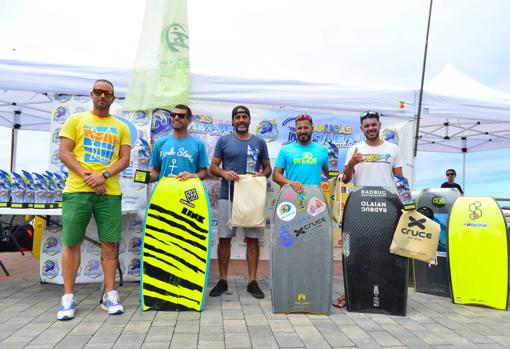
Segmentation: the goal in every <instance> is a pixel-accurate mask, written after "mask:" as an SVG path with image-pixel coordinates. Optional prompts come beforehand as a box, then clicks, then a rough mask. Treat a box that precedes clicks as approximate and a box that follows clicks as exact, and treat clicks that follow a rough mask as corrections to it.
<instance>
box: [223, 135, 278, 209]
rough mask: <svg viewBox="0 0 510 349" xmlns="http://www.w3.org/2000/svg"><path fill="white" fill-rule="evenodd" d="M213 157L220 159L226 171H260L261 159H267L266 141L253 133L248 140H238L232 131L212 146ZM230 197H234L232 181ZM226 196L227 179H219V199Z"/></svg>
mask: <svg viewBox="0 0 510 349" xmlns="http://www.w3.org/2000/svg"><path fill="white" fill-rule="evenodd" d="M213 156H214V157H215V158H219V159H221V163H222V167H223V169H224V170H226V171H234V172H235V173H237V174H247V173H254V172H260V171H261V169H262V161H263V160H269V153H268V152H267V145H266V142H265V141H264V140H263V139H262V138H260V137H257V136H255V135H252V136H251V138H250V139H248V140H240V139H239V138H237V137H236V136H235V135H234V134H233V133H231V134H229V135H226V136H223V137H221V138H220V139H219V140H218V143H216V147H215V148H214V155H213ZM230 184H231V187H230V199H231V200H232V199H233V197H234V183H233V182H232V183H230ZM227 198H228V181H226V180H225V179H223V178H222V179H221V189H220V199H227Z"/></svg>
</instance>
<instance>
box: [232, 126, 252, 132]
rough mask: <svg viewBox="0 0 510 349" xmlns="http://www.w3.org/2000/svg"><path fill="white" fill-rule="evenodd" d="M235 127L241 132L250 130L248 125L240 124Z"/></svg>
mask: <svg viewBox="0 0 510 349" xmlns="http://www.w3.org/2000/svg"><path fill="white" fill-rule="evenodd" d="M234 128H235V130H236V131H237V132H239V133H245V132H248V129H249V127H248V126H247V125H239V126H235V127H234Z"/></svg>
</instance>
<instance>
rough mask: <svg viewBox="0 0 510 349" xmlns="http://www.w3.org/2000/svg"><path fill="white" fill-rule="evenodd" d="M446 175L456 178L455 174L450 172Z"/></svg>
mask: <svg viewBox="0 0 510 349" xmlns="http://www.w3.org/2000/svg"><path fill="white" fill-rule="evenodd" d="M446 175H447V176H455V173H453V172H448V173H447V174H446Z"/></svg>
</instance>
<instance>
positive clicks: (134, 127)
mask: <svg viewBox="0 0 510 349" xmlns="http://www.w3.org/2000/svg"><path fill="white" fill-rule="evenodd" d="M52 97H53V100H54V106H55V108H54V112H53V117H52V120H51V144H50V165H49V170H50V171H54V172H59V173H67V168H66V167H65V166H64V165H63V164H62V162H61V161H60V160H59V157H58V149H59V143H60V141H59V138H58V135H59V133H60V130H61V129H62V125H63V124H64V122H65V120H66V119H67V117H68V116H69V115H71V114H74V113H80V112H85V111H89V110H91V107H92V103H91V99H90V97H89V96H78V95H67V94H57V95H54V96H52ZM122 103H123V100H121V99H116V100H115V102H114V103H113V104H112V106H111V108H110V111H111V113H112V115H114V116H116V117H118V118H119V119H121V120H122V121H124V122H125V123H126V124H127V125H128V127H129V131H130V134H131V161H130V165H129V167H128V168H126V169H125V170H124V171H122V173H121V176H120V182H121V187H122V211H123V213H124V215H123V221H122V241H121V243H120V246H119V252H120V254H119V261H120V265H121V269H122V270H123V276H124V279H125V280H126V281H137V280H139V275H140V258H139V255H140V247H141V237H142V235H141V232H142V222H143V216H144V214H145V207H146V205H147V186H146V185H145V184H142V183H135V182H134V181H133V178H134V174H135V170H136V169H142V170H148V168H149V160H150V153H151V151H150V146H149V143H150V138H149V137H150V120H149V115H148V114H147V113H143V112H136V113H124V112H123V111H122ZM128 213H129V214H128ZM59 218H60V217H55V216H54V217H52V218H51V219H52V220H53V221H54V222H56V223H58V224H53V225H50V226H49V227H47V228H46V230H45V231H44V233H43V237H42V242H41V258H40V265H41V269H40V273H41V280H42V281H43V282H48V283H58V284H62V283H63V278H62V267H61V263H62V244H61V242H60V235H61V230H62V228H61V226H60V220H59ZM86 236H87V237H88V238H90V239H92V240H95V241H97V240H98V236H97V228H96V224H95V222H94V221H93V220H92V221H91V222H90V223H89V225H88V228H87V234H86ZM81 257H82V258H81V264H80V269H79V271H78V276H77V279H76V282H78V283H87V282H101V281H102V280H103V273H102V268H101V255H100V249H99V247H98V246H96V245H95V244H93V243H91V242H89V241H85V242H84V243H83V244H82V254H81Z"/></svg>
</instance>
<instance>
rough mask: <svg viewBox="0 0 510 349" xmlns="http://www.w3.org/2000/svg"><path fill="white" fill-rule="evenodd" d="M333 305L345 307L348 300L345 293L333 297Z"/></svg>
mask: <svg viewBox="0 0 510 349" xmlns="http://www.w3.org/2000/svg"><path fill="white" fill-rule="evenodd" d="M331 305H332V306H334V307H335V308H339V309H340V308H345V306H346V305H347V301H346V300H345V295H341V296H340V297H338V298H335V299H333V301H332V302H331Z"/></svg>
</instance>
